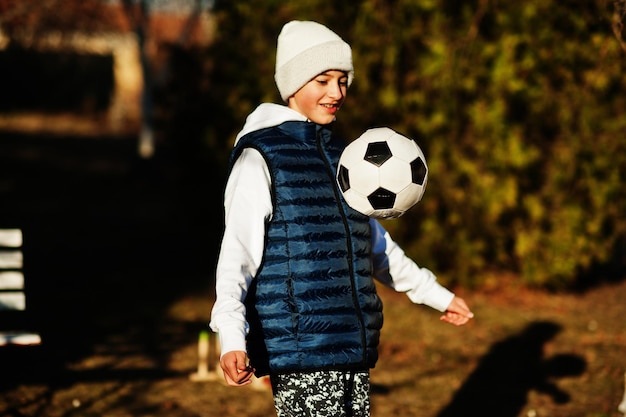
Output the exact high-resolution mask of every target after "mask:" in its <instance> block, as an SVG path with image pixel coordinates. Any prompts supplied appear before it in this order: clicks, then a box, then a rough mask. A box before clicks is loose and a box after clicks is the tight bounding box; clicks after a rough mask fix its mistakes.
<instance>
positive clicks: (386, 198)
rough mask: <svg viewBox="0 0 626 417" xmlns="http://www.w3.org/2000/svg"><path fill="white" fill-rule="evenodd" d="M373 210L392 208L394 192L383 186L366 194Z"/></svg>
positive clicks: (394, 199)
mask: <svg viewBox="0 0 626 417" xmlns="http://www.w3.org/2000/svg"><path fill="white" fill-rule="evenodd" d="M367 199H368V200H369V202H370V204H371V205H372V207H373V208H374V210H386V209H390V208H393V205H394V204H395V202H396V194H395V193H393V192H391V191H389V190H386V189H384V188H382V187H381V188H378V189H377V190H375V191H374V192H373V193H371V194H370V195H369V196H367Z"/></svg>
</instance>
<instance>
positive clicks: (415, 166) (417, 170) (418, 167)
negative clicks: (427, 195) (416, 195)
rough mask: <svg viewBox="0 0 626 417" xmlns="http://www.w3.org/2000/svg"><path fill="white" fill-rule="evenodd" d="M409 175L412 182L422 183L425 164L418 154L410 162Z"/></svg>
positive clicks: (424, 176) (424, 175)
mask: <svg viewBox="0 0 626 417" xmlns="http://www.w3.org/2000/svg"><path fill="white" fill-rule="evenodd" d="M411 175H412V180H413V183H415V184H418V185H424V179H425V178H426V164H424V161H422V158H420V157H419V156H418V157H417V158H415V159H414V160H413V162H411Z"/></svg>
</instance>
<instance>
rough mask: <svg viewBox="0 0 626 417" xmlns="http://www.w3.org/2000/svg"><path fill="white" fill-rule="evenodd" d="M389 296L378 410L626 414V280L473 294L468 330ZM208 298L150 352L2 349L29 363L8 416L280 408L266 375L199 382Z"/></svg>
mask: <svg viewBox="0 0 626 417" xmlns="http://www.w3.org/2000/svg"><path fill="white" fill-rule="evenodd" d="M381 294H382V296H383V298H384V301H385V313H386V320H387V324H386V327H385V330H384V333H383V338H382V343H381V360H380V363H379V365H378V366H377V368H376V369H374V370H373V371H372V392H373V394H372V415H373V416H392V415H393V416H395V415H402V416H423V417H429V416H432V417H435V416H437V417H444V416H446V417H447V416H469V417H472V416H475V417H479V416H494V417H495V416H498V417H517V416H519V417H525V416H528V417H531V416H552V417H600V416H607V417H609V416H610V417H618V416H621V414H620V413H618V412H617V406H618V404H619V403H620V401H621V400H622V396H623V393H624V372H625V371H626V367H625V366H626V365H625V364H624V352H626V335H625V332H624V317H625V314H626V304H625V303H624V302H623V301H622V300H623V299H624V297H626V283H624V282H623V283H619V284H611V285H606V286H602V287H600V288H596V289H594V290H592V291H589V292H587V293H585V294H583V295H546V294H541V293H535V294H533V293H521V294H520V293H517V292H516V293H512V292H507V291H506V290H505V291H503V292H502V293H500V292H499V293H497V294H484V293H480V294H463V295H464V296H465V297H466V298H467V299H468V300H469V301H470V302H471V303H472V305H473V307H474V310H475V312H476V320H475V321H474V322H473V323H472V324H471V325H469V326H467V327H464V328H453V327H451V326H448V325H445V324H443V323H440V322H439V321H438V320H437V314H436V313H434V312H431V311H430V310H427V309H425V308H424V307H418V306H414V305H411V304H410V303H409V302H408V301H406V300H405V299H404V298H403V296H399V295H396V294H393V293H391V292H390V291H389V290H387V289H381ZM209 298H210V297H209V291H205V292H198V293H197V294H194V295H191V296H187V297H183V298H180V299H178V300H176V302H175V303H173V304H172V305H171V308H170V309H169V311H168V316H169V317H168V319H169V320H165V322H164V323H162V326H161V328H160V329H158V331H157V333H158V339H159V340H158V341H157V342H156V343H155V346H156V347H157V348H156V349H153V350H152V351H147V350H146V346H142V345H141V344H138V345H134V344H130V343H128V342H126V341H123V340H122V341H116V340H108V341H103V342H102V343H98V344H96V345H95V346H93V350H92V352H91V353H90V354H88V355H85V357H83V358H81V359H80V360H76V361H74V362H72V363H68V364H67V366H65V367H64V368H63V369H56V368H55V367H54V366H51V365H50V364H45V363H38V364H37V366H35V364H33V363H28V362H27V361H28V360H33V359H32V357H33V356H35V355H33V354H34V353H35V352H30V353H31V355H30V356H31V357H30V359H29V355H28V354H26V353H25V352H21V353H19V354H17V353H16V352H6V351H4V352H0V354H2V355H3V356H4V355H7V354H9V353H10V354H14V356H13V360H18V361H20V362H18V363H15V362H14V363H12V366H11V367H10V371H11V372H12V373H11V374H7V373H6V371H3V372H2V381H3V384H2V396H1V399H0V415H2V416H46V417H56V416H111V417H126V416H129V417H130V416H146V417H147V416H181V417H186V416H189V417H201V416H202V417H204V416H207V417H208V416H239V417H241V416H247V417H253V416H272V415H273V408H272V400H271V394H270V392H269V391H268V390H267V389H266V385H265V384H264V383H263V381H259V383H258V386H257V387H245V388H230V387H227V386H225V385H224V384H223V382H221V380H217V381H205V382H194V381H193V380H192V379H191V376H192V375H193V374H194V373H195V372H196V371H197V366H198V361H197V358H198V351H197V344H196V343H195V337H194V336H195V334H194V332H192V331H191V329H185V331H182V330H181V329H180V328H174V327H177V326H179V324H176V323H181V322H197V321H202V319H203V318H205V317H206V315H207V314H208V310H209V308H210V301H209ZM129 324H130V323H129ZM183 335H184V336H183ZM153 336H155V335H153ZM112 338H113V339H114V337H113V336H112ZM171 338H175V339H181V340H178V342H177V343H172V340H171ZM44 343H45V342H44ZM3 360H6V357H3ZM40 360H41V359H40ZM4 369H6V367H5V368H4ZM209 369H210V370H211V371H213V370H214V369H215V366H214V362H213V361H212V363H211V364H210V366H209Z"/></svg>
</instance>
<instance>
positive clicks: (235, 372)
mask: <svg viewBox="0 0 626 417" xmlns="http://www.w3.org/2000/svg"><path fill="white" fill-rule="evenodd" d="M220 366H221V367H222V371H224V378H225V379H226V383H227V384H228V385H230V386H233V387H240V386H243V385H248V384H250V383H251V382H252V376H253V375H254V371H255V369H254V368H252V367H250V366H249V365H248V357H247V355H246V352H243V351H240V350H235V351H232V352H227V353H225V354H224V355H222V358H221V359H220Z"/></svg>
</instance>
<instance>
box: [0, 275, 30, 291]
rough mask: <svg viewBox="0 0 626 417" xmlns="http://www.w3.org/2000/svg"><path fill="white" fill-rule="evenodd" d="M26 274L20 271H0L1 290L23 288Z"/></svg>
mask: <svg viewBox="0 0 626 417" xmlns="http://www.w3.org/2000/svg"><path fill="white" fill-rule="evenodd" d="M23 289H24V274H23V273H22V272H19V271H0V290H23Z"/></svg>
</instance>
